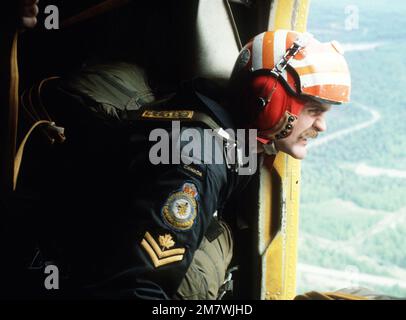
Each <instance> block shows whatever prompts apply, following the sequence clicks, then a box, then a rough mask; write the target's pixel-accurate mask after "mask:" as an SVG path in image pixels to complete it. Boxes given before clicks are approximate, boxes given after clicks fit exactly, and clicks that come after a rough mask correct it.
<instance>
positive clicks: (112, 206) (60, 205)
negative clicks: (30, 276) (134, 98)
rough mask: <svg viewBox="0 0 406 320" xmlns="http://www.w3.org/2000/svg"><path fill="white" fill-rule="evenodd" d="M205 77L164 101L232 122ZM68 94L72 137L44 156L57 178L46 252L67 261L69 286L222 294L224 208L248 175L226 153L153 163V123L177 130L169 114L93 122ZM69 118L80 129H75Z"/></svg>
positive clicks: (47, 218)
mask: <svg viewBox="0 0 406 320" xmlns="http://www.w3.org/2000/svg"><path fill="white" fill-rule="evenodd" d="M198 85H199V81H198V80H195V81H192V82H190V83H188V84H185V85H184V86H183V87H182V89H181V90H180V91H179V92H178V93H177V94H176V95H175V96H174V97H172V98H171V99H169V100H167V101H165V102H163V103H160V104H158V108H162V109H163V110H182V109H188V110H190V109H193V110H198V111H200V112H202V113H205V114H207V115H209V116H210V117H211V118H212V119H214V120H215V122H217V123H219V124H220V125H221V126H222V127H223V128H234V125H233V121H232V120H231V118H230V116H229V115H228V113H227V112H226V111H225V109H224V108H222V107H221V106H220V105H219V104H217V103H216V102H215V101H214V100H211V99H210V98H208V97H207V96H206V95H204V94H202V93H201V92H199V89H198V88H197V87H198ZM55 99H56V98H55ZM69 99H70V98H69V97H68V96H65V97H64V99H62V100H61V98H60V97H58V98H57V99H56V100H54V101H53V102H52V99H50V103H51V104H55V103H56V102H57V101H59V102H61V101H63V103H64V104H66V105H67V106H69V108H71V110H70V111H71V113H72V114H75V113H76V112H77V114H76V115H74V116H72V117H71V119H69V118H67V117H64V119H66V120H64V121H65V123H62V124H61V125H63V126H64V127H65V128H66V130H67V132H66V134H67V136H68V137H69V138H68V139H67V140H66V142H65V143H64V144H62V145H60V146H53V148H52V150H50V151H49V154H48V155H47V156H46V157H45V158H46V159H47V161H46V162H44V161H42V162H41V165H42V166H43V167H44V168H46V169H47V172H48V175H47V176H44V175H43V174H42V175H41V181H48V182H50V181H52V184H49V183H44V186H42V187H41V190H42V195H43V202H44V203H46V205H43V207H42V208H41V211H42V212H41V216H42V218H43V219H42V220H41V221H42V223H40V224H39V225H40V229H39V234H40V235H41V237H42V239H41V241H40V248H41V252H42V255H43V256H44V260H48V261H49V260H51V261H54V262H55V263H56V264H57V265H58V266H60V269H61V273H62V275H63V277H62V278H65V277H66V278H67V281H66V286H68V287H69V288H70V289H71V290H72V292H76V290H77V288H81V290H82V289H84V292H85V293H84V296H86V295H87V294H89V295H90V296H91V297H105V298H120V297H126V298H130V297H134V298H145V299H155V298H170V299H172V298H175V299H176V298H178V299H179V298H180V299H182V298H183V299H215V298H216V297H217V294H218V288H219V287H220V285H221V284H222V282H223V281H224V276H225V272H226V268H227V266H228V264H229V263H230V261H231V257H232V248H233V247H232V236H231V232H230V230H229V228H228V227H227V225H226V224H225V223H224V221H223V220H224V218H227V219H233V217H223V216H222V212H223V208H224V206H225V205H226V203H227V201H228V200H229V199H230V196H231V195H232V194H233V192H235V191H236V190H237V189H238V190H240V189H241V188H243V187H244V186H245V185H246V183H247V182H248V181H249V179H250V176H242V175H238V173H237V172H236V171H235V166H231V167H230V168H228V165H227V163H226V161H223V163H222V164H193V163H192V164H188V165H186V164H182V163H181V164H158V165H154V164H152V163H151V161H150V159H149V152H150V150H151V147H152V146H153V145H154V144H155V143H156V142H155V141H149V139H148V138H149V134H150V131H151V130H152V129H154V128H158V127H162V128H168V129H169V130H170V128H171V122H170V121H162V122H161V121H159V120H157V121H153V120H151V121H149V120H140V121H139V120H135V121H133V120H130V121H129V124H130V125H129V126H128V125H126V126H124V128H116V127H115V128H112V129H111V128H106V127H105V126H104V125H102V124H99V123H96V124H95V125H93V124H92V121H94V120H92V119H91V116H89V119H88V118H87V116H86V115H83V111H78V110H76V109H75V108H76V107H72V106H74V103H73V102H71V101H70V100H69ZM154 107H156V105H155V106H154ZM58 108H59V109H58V110H61V108H62V107H61V106H58ZM58 110H54V112H56V113H58ZM51 112H52V110H51ZM78 122H79V123H78ZM181 125H182V132H183V130H185V129H187V128H195V129H197V130H198V132H200V133H201V134H202V137H203V129H205V128H207V127H206V126H205V124H204V123H183V122H181ZM72 126H75V128H76V129H75V130H71V132H68V131H69V130H68V129H69V128H71V127H72ZM97 126H100V128H97ZM169 132H170V131H169ZM172 138H173V137H172V136H171V137H170V141H169V142H171V140H172ZM185 144H186V143H185V142H182V143H181V147H182V146H183V145H185ZM214 148H222V146H221V145H219V144H216V146H215V147H214ZM206 151H207V150H203V152H202V156H203V154H204V153H205V152H206ZM222 151H223V150H220V154H222V155H223V158H224V153H223V152H222ZM213 154H215V152H213ZM223 160H224V159H223ZM50 185H51V187H50ZM41 244H42V245H41ZM208 252H209V255H208V254H207V253H208ZM194 258H195V259H194ZM192 261H193V263H192ZM61 287H63V283H62V285H61ZM62 289H63V288H62ZM82 292H83V291H82ZM75 294H76V293H72V295H74V296H75Z"/></svg>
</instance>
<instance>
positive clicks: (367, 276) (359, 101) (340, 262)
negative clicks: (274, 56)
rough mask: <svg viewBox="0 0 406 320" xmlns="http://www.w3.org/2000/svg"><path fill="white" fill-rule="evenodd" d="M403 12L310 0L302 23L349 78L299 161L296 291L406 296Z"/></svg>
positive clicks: (396, 5) (397, 2) (389, 6)
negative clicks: (339, 54) (343, 62)
mask: <svg viewBox="0 0 406 320" xmlns="http://www.w3.org/2000/svg"><path fill="white" fill-rule="evenodd" d="M354 13H356V14H358V20H354V19H353V18H354V17H356V15H354ZM405 13H406V3H405V2H404V1H401V0H394V1H391V2H390V3H388V2H387V1H383V0H374V1H368V0H353V1H348V0H345V1H340V2H332V1H323V0H312V1H311V8H310V15H309V25H308V30H309V32H311V33H313V34H314V35H315V36H316V37H317V38H318V39H321V40H323V41H328V40H333V39H335V40H338V41H339V42H340V43H341V44H342V45H343V47H344V49H346V54H345V56H346V58H347V60H348V62H349V65H350V70H351V75H352V85H353V87H352V102H351V103H349V104H348V105H345V106H339V107H334V108H333V110H332V111H330V112H329V115H328V119H327V125H328V130H327V132H326V133H323V134H321V135H320V136H319V138H318V139H317V140H315V141H313V142H314V143H313V145H311V146H309V154H308V157H307V159H306V160H305V161H303V162H302V188H301V210H300V215H301V217H300V245H299V268H298V269H299V270H298V292H304V291H310V290H319V291H330V290H338V289H340V288H342V287H345V286H348V285H350V286H361V287H366V288H369V289H371V290H373V291H375V292H379V293H383V294H389V295H393V296H400V297H406V249H405V248H404V247H403V244H404V243H406V97H405V94H404V88H405V87H406V64H405V62H404V57H403V52H405V49H406V20H405V19H404V15H405ZM351 19H352V20H351ZM354 21H356V22H358V24H354V23H353V22H354ZM351 22H352V23H353V24H351ZM316 267H317V268H319V269H317V268H316ZM323 270H324V271H326V273H325V274H324V271H323ZM348 270H349V271H348ZM347 271H348V272H347ZM346 274H347V275H348V279H347V280H348V281H346V279H345V275H346ZM327 275H330V276H327ZM341 283H342V285H341Z"/></svg>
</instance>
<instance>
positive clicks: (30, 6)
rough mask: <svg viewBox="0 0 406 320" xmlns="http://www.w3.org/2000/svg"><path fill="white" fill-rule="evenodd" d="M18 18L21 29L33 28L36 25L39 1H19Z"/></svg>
mask: <svg viewBox="0 0 406 320" xmlns="http://www.w3.org/2000/svg"><path fill="white" fill-rule="evenodd" d="M19 1H20V6H19V10H20V12H19V17H20V21H21V26H22V27H23V28H34V27H35V26H36V24H37V15H38V12H39V9H38V2H39V0H19Z"/></svg>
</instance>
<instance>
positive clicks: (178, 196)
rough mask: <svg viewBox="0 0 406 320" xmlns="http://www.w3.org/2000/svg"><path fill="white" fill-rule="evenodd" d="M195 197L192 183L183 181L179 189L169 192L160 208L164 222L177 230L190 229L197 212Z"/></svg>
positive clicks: (196, 194)
mask: <svg viewBox="0 0 406 320" xmlns="http://www.w3.org/2000/svg"><path fill="white" fill-rule="evenodd" d="M197 197H198V192H197V189H196V186H195V185H194V184H193V183H185V184H184V185H183V186H182V189H181V190H180V191H178V192H175V193H173V194H171V195H170V196H169V198H168V199H167V200H166V203H165V205H164V206H163V208H162V215H163V217H164V220H165V222H166V224H168V225H169V226H170V227H173V228H175V229H177V230H188V229H190V228H191V227H192V226H193V223H194V221H195V218H196V214H197V202H196V199H197Z"/></svg>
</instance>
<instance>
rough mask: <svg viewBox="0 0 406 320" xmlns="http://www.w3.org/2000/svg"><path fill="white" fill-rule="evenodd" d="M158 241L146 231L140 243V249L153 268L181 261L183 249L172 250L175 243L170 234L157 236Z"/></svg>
mask: <svg viewBox="0 0 406 320" xmlns="http://www.w3.org/2000/svg"><path fill="white" fill-rule="evenodd" d="M157 238H158V241H156V239H155V238H154V236H152V235H151V234H150V233H149V232H148V231H147V232H146V233H145V235H144V238H143V239H142V241H141V247H143V248H144V250H145V251H146V253H147V254H148V256H149V257H150V258H151V261H152V263H153V265H154V267H155V268H159V267H161V266H164V265H167V264H170V263H174V262H178V261H182V260H183V257H184V254H185V248H174V246H175V241H174V239H173V238H172V235H171V234H170V233H167V232H165V233H163V234H161V235H158V236H157Z"/></svg>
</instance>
